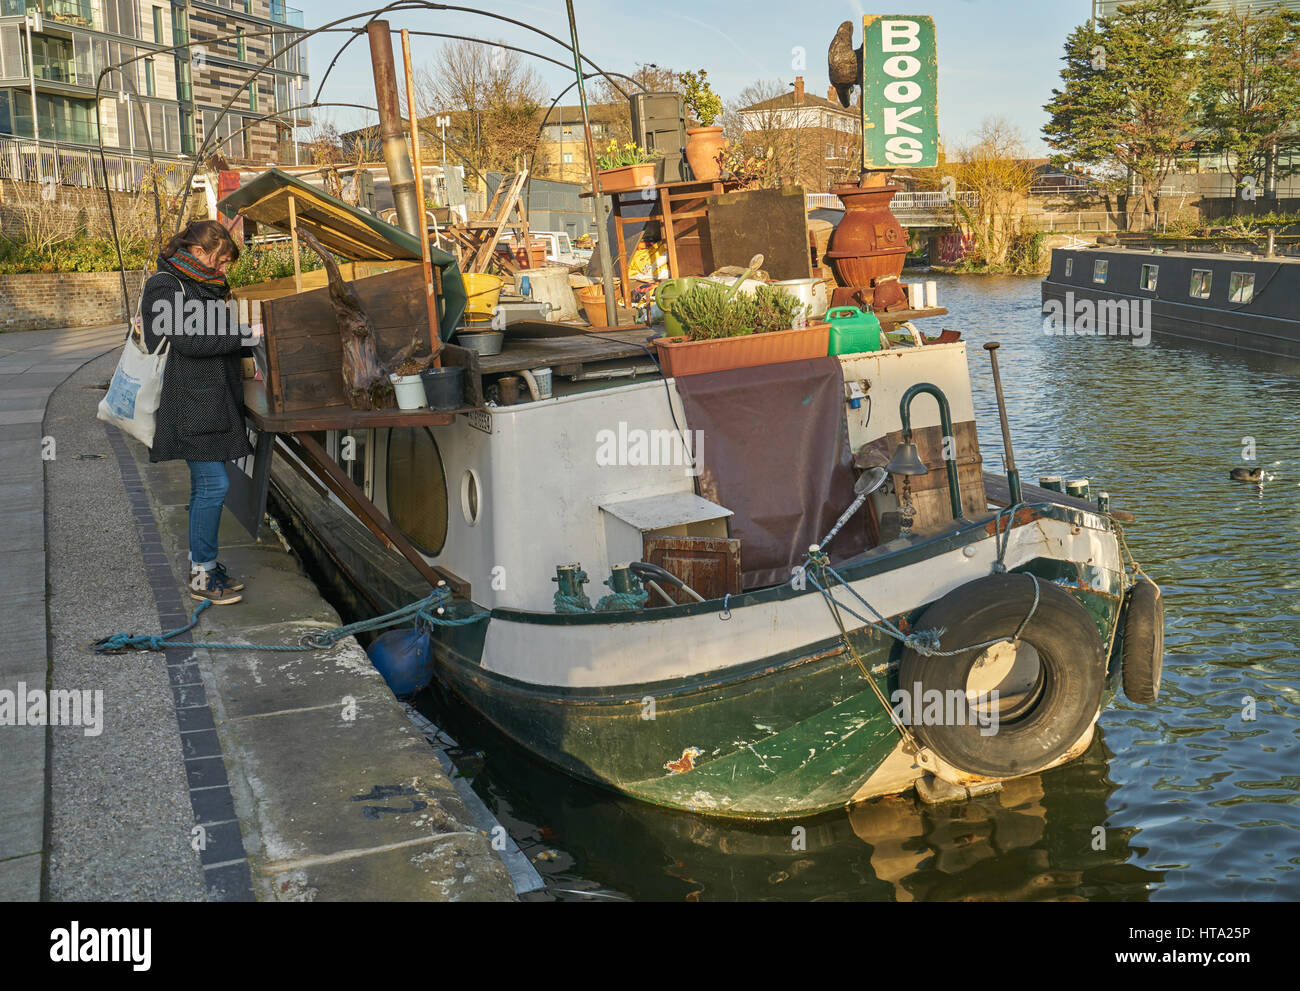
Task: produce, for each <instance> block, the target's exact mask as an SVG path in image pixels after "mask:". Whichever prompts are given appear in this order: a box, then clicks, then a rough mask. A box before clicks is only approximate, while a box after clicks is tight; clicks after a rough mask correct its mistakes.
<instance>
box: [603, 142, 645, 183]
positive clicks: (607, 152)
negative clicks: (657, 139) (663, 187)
mask: <svg viewBox="0 0 1300 991" xmlns="http://www.w3.org/2000/svg"><path fill="white" fill-rule="evenodd" d="M654 160H655V155H654V154H652V153H651V152H648V151H646V150H645V149H644V148H642V147H641V146H640V145H639V144H637V143H636V142H634V141H628V142H625V143H624V144H622V145H620V144H619V143H618V142H617V141H615V140H614V139H613V138H611V139H610V142H609V144H607V145H606V146H605V149H604V151H602V152H601V153H600V154H599V155H598V156H596V164H597V165H598V166H600V174H599V183H600V191H601V192H602V193H635V192H637V191H638V190H640V189H644V188H645V187H647V186H653V185H654V183H655V161H654Z"/></svg>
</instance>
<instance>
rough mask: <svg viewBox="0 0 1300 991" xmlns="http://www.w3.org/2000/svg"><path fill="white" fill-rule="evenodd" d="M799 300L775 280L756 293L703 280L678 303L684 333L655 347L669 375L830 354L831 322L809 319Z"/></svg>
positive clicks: (676, 311) (675, 309)
mask: <svg viewBox="0 0 1300 991" xmlns="http://www.w3.org/2000/svg"><path fill="white" fill-rule="evenodd" d="M801 309H802V308H801V306H800V304H799V301H798V300H797V299H796V298H795V297H793V296H791V295H790V294H789V293H787V292H784V291H782V290H780V289H777V288H775V287H773V286H767V285H760V286H758V287H757V288H756V289H755V291H754V293H753V295H750V294H748V293H743V292H738V291H737V290H736V289H735V287H727V286H720V285H717V284H716V283H710V282H701V283H698V284H696V285H695V286H693V287H691V288H690V289H689V290H687V291H686V292H684V293H682V294H681V295H680V296H679V297H677V299H676V300H675V301H674V303H673V316H674V317H675V318H676V319H677V320H678V321H679V322H680V323H681V325H682V327H683V329H684V331H685V336H684V337H659V338H656V339H655V342H654V343H655V348H656V349H657V350H658V352H659V364H660V365H661V366H662V368H663V372H664V374H665V375H668V376H671V377H677V376H680V375H699V374H701V373H702V372H721V371H726V370H728V369H732V368H750V367H753V366H754V365H770V364H774V363H776V362H782V361H799V360H801V359H803V358H822V357H825V356H826V354H827V352H828V351H829V349H830V324H827V323H814V324H804V325H802V326H800V324H802V323H803V321H802V317H801Z"/></svg>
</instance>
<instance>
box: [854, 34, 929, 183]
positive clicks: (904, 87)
mask: <svg viewBox="0 0 1300 991" xmlns="http://www.w3.org/2000/svg"><path fill="white" fill-rule="evenodd" d="M862 28H863V30H862V34H863V39H862V136H863V137H862V167H863V168H864V169H895V168H901V167H908V168H918V169H919V168H930V167H932V166H935V165H938V164H939V88H938V76H939V62H938V45H937V43H936V40H935V33H934V19H933V18H931V17H914V16H911V15H904V14H896V15H895V14H890V15H882V14H868V15H866V16H865V17H864V18H863V19H862Z"/></svg>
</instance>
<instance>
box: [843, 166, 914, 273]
mask: <svg viewBox="0 0 1300 991" xmlns="http://www.w3.org/2000/svg"><path fill="white" fill-rule="evenodd" d="M900 188H901V187H899V186H869V187H862V186H859V185H857V184H856V183H848V184H845V185H840V186H836V187H835V188H834V193H835V195H836V196H838V197H839V198H840V202H842V203H843V204H844V219H843V220H841V221H840V223H839V226H838V227H836V228H835V233H834V234H833V235H832V236H831V243H830V251H828V252H827V253H826V257H827V258H829V259H830V263H831V268H832V269H834V271H835V280H836V281H837V282H838V283H839V284H840V285H841V286H845V287H862V288H867V287H874V286H875V285H876V284H877V283H878V282H879V281H880V280H882V279H897V278H898V277H899V276H900V275H902V273H903V264H904V262H905V261H906V260H907V231H905V230H904V229H903V227H902V225H901V224H899V222H898V219H897V218H896V217H895V216H894V215H893V213H892V212H890V209H889V203H890V201H891V200H892V199H893V198H894V194H895V193H897V192H899V191H900Z"/></svg>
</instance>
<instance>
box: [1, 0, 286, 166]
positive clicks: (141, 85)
mask: <svg viewBox="0 0 1300 991" xmlns="http://www.w3.org/2000/svg"><path fill="white" fill-rule="evenodd" d="M302 27H303V19H302V12H301V11H299V10H296V9H294V8H292V7H287V6H285V5H284V4H283V3H281V2H279V0H0V135H12V136H15V137H20V138H35V139H39V140H40V141H42V142H59V143H61V144H65V145H74V146H75V145H95V144H97V143H98V140H99V138H100V136H101V132H102V137H103V141H104V145H105V147H106V148H108V149H110V150H112V151H115V152H125V153H131V154H136V155H144V154H147V153H148V152H149V151H150V150H152V152H153V153H154V154H155V155H157V156H165V157H171V158H174V157H176V156H178V155H195V154H197V153H200V152H202V153H203V154H204V156H205V157H206V156H207V155H210V154H213V153H219V154H221V155H223V156H224V157H225V158H226V159H227V160H228V161H229V162H231V163H232V164H233V163H249V164H259V165H265V164H266V163H267V162H270V161H289V162H292V161H294V160H295V153H296V145H295V142H294V132H293V127H294V126H295V125H297V126H301V125H305V124H308V123H310V121H309V119H308V117H307V115H306V114H305V113H303V112H300V111H299V112H295V111H293V110H292V108H293V107H296V106H298V105H301V104H304V103H307V102H308V101H309V95H308V94H309V89H308V76H307V71H308V70H307V53H306V49H305V46H302V45H299V46H297V47H293V48H289V50H288V51H281V49H284V48H286V47H287V46H290V45H291V44H292V42H293V40H294V39H295V38H298V37H300V36H301V34H302ZM187 43H192V44H191V47H189V48H188V49H181V50H178V51H175V52H173V51H171V50H170V49H172V48H173V47H174V46H178V45H185V44H187ZM268 60H270V62H269V64H268V65H266V67H265V68H261V71H260V73H259V75H258V76H257V78H256V80H255V81H254V84H253V86H248V85H247V81H248V77H249V76H250V75H251V74H252V73H254V72H255V71H257V70H258V69H259V68H260V67H261V66H262V63H263V62H266V61H268ZM110 66H113V67H116V68H114V69H113V70H112V71H110V72H109V73H108V74H107V75H106V76H105V77H104V78H103V81H102V83H100V87H99V95H98V101H99V118H98V124H97V123H96V113H95V109H96V107H95V103H96V88H95V87H96V82H97V81H98V80H99V78H100V73H101V72H102V70H104V69H106V68H109V67H110ZM232 98H233V99H234V102H233V103H232V105H231V108H230V111H229V113H228V114H227V115H226V117H225V119H224V120H222V121H221V122H220V123H219V124H218V123H217V120H216V118H217V116H218V114H219V112H220V110H221V108H222V107H224V106H225V104H226V103H227V102H228V101H230V100H231V99H232ZM33 104H34V106H35V113H34V114H33ZM286 112H287V113H286ZM213 131H215V133H213V134H211V136H209V132H213ZM205 140H206V143H205Z"/></svg>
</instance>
